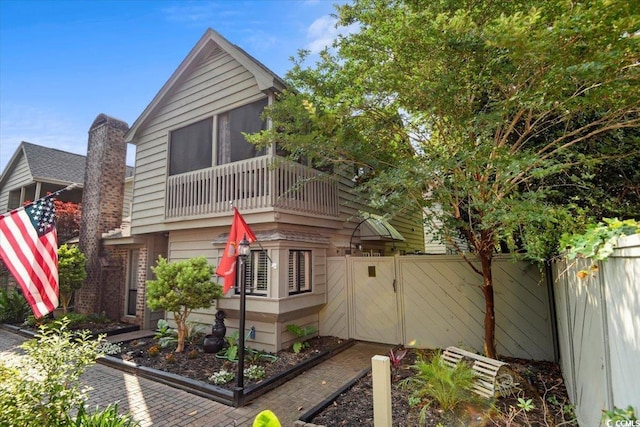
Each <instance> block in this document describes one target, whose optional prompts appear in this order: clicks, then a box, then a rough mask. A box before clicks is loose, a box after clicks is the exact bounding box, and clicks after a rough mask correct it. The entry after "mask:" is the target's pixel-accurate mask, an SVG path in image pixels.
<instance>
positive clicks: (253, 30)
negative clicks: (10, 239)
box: [0, 0, 344, 171]
mask: <svg viewBox="0 0 640 427" xmlns="http://www.w3.org/2000/svg"><path fill="white" fill-rule="evenodd" d="M337 2H338V1H337V0H288V1H276V0H250V1H249V0H247V1H234V0H226V1H224V0H210V1H206V0H198V1H170V0H155V1H147V0H112V1H101V0H92V1H91V0H71V1H55V0H0V171H3V170H4V168H5V166H6V164H7V162H8V161H9V160H10V158H11V156H12V155H13V153H14V152H15V150H16V149H17V147H18V146H19V144H20V142H21V141H28V142H32V143H34V144H38V145H43V146H47V147H53V148H58V149H60V150H64V151H69V152H72V153H78V154H83V155H85V154H86V144H87V132H88V129H89V126H90V125H91V123H92V122H93V120H94V119H95V118H96V116H97V115H98V114H100V113H105V114H107V115H110V116H113V117H116V118H119V119H121V120H124V121H125V122H127V123H128V124H129V125H132V124H133V122H134V121H135V119H136V118H137V117H138V116H139V115H140V114H141V113H142V111H143V110H144V109H145V107H146V106H147V105H148V104H149V102H151V100H152V99H153V97H154V96H155V95H156V93H157V92H158V91H159V90H160V88H161V87H162V85H163V84H164V83H165V82H166V81H167V80H168V78H169V77H170V76H171V74H172V73H173V72H174V71H175V69H176V68H177V67H178V65H179V64H180V62H182V60H183V59H184V57H185V56H186V55H187V54H188V53H189V51H190V50H191V48H192V47H193V46H194V45H195V44H196V43H197V41H198V40H199V39H200V37H201V36H202V35H203V34H204V32H205V30H206V29H207V28H209V27H211V28H213V29H214V30H216V31H218V32H219V33H220V34H222V35H223V36H224V37H225V38H227V39H228V40H229V41H231V42H232V43H235V44H237V45H238V46H240V47H241V48H243V49H244V50H245V51H247V52H248V53H249V54H251V55H252V56H254V57H255V58H256V59H258V60H259V61H261V62H262V63H263V64H264V65H266V66H267V67H268V68H270V69H271V70H272V71H274V72H275V73H276V74H278V75H280V76H284V74H285V72H286V71H287V70H288V69H289V68H290V67H291V62H290V61H289V58H290V57H291V56H295V54H296V52H297V51H298V49H310V50H312V51H314V52H317V51H319V50H320V49H321V47H322V46H325V45H327V44H329V43H330V40H331V39H332V38H333V37H335V34H336V30H335V28H334V25H333V24H334V21H333V19H332V18H331V17H330V14H331V13H333V12H334V11H335V9H334V7H333V5H334V3H337ZM339 2H340V3H344V1H339ZM133 159H134V157H133V150H132V149H131V148H130V149H129V154H128V156H127V163H128V164H130V165H133Z"/></svg>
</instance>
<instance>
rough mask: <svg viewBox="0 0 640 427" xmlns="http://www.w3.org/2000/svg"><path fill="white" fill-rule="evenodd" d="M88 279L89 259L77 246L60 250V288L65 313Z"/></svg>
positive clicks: (60, 248)
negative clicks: (77, 291) (75, 293)
mask: <svg viewBox="0 0 640 427" xmlns="http://www.w3.org/2000/svg"><path fill="white" fill-rule="evenodd" d="M86 277H87V258H86V257H85V256H84V254H83V253H82V252H81V251H80V249H79V248H78V247H77V246H68V245H66V244H65V245H61V246H60V247H59V248H58V282H59V284H58V286H59V292H60V304H61V305H62V311H63V313H66V312H67V311H68V309H69V304H70V303H71V299H72V298H73V293H74V292H75V291H76V290H78V289H80V288H81V287H82V285H83V284H84V280H85V279H86Z"/></svg>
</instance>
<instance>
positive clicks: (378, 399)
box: [371, 356, 391, 427]
mask: <svg viewBox="0 0 640 427" xmlns="http://www.w3.org/2000/svg"><path fill="white" fill-rule="evenodd" d="M371 376H372V378H373V379H372V382H373V425H374V427H391V363H390V361H389V358H388V357H387V356H373V357H372V358H371Z"/></svg>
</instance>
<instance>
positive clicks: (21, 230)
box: [0, 196, 58, 318]
mask: <svg viewBox="0 0 640 427" xmlns="http://www.w3.org/2000/svg"><path fill="white" fill-rule="evenodd" d="M0 258H2V260H3V261H4V264H5V265H6V266H7V268H8V269H9V271H10V272H11V274H12V275H13V277H14V278H15V279H16V282H18V284H20V288H22V293H23V294H24V297H25V298H26V300H27V302H28V303H29V305H30V306H31V309H32V310H33V314H34V315H35V317H36V318H39V317H42V316H44V315H45V314H47V313H50V312H52V311H53V310H54V309H55V308H56V307H58V239H57V233H56V226H55V207H54V205H53V197H51V196H47V197H44V198H42V199H39V200H37V201H35V202H33V203H31V204H28V205H26V206H23V207H21V208H18V209H16V210H13V211H11V212H9V213H6V214H4V215H2V216H0Z"/></svg>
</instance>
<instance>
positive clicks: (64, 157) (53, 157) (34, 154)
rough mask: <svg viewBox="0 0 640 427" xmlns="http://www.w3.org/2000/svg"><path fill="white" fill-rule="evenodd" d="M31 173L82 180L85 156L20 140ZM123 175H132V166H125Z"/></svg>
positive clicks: (56, 178) (48, 177)
mask: <svg viewBox="0 0 640 427" xmlns="http://www.w3.org/2000/svg"><path fill="white" fill-rule="evenodd" d="M22 146H23V148H24V152H25V156H26V158H27V163H28V164H29V169H31V175H32V176H33V177H34V178H36V179H39V180H44V181H47V180H53V181H62V182H75V183H79V184H82V183H83V182H84V168H85V163H86V160H87V158H86V156H83V155H81V154H74V153H68V152H66V151H62V150H58V149H55V148H48V147H43V146H41V145H35V144H32V143H30V142H22ZM126 168H127V169H126V172H125V176H126V177H130V176H133V171H134V168H133V167H131V166H127V167H126Z"/></svg>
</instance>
